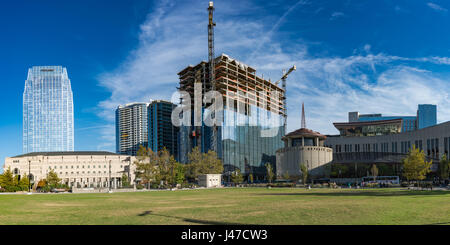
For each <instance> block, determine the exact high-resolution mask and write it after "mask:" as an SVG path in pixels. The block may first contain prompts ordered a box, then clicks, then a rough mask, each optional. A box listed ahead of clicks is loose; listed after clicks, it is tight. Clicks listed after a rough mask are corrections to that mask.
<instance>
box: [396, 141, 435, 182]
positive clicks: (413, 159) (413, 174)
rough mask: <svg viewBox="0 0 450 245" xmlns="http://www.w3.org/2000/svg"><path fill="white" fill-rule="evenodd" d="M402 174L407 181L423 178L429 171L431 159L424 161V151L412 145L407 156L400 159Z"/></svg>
mask: <svg viewBox="0 0 450 245" xmlns="http://www.w3.org/2000/svg"><path fill="white" fill-rule="evenodd" d="M402 162H403V176H404V177H406V179H407V180H408V182H409V181H411V180H419V181H420V180H423V179H425V177H426V175H427V174H428V173H429V172H430V171H431V170H430V167H431V164H432V161H429V162H427V161H425V153H424V152H423V150H419V149H418V148H416V147H415V146H414V145H413V148H412V149H411V150H410V151H409V152H408V154H407V156H406V157H405V158H404V159H403V160H402Z"/></svg>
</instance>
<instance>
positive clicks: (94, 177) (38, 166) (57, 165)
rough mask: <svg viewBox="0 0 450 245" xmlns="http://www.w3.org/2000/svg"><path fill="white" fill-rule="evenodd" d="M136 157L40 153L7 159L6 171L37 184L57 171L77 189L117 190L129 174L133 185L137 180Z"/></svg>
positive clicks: (77, 153) (64, 182) (81, 153)
mask: <svg viewBox="0 0 450 245" xmlns="http://www.w3.org/2000/svg"><path fill="white" fill-rule="evenodd" d="M134 161H135V157H133V156H127V155H119V154H116V153H111V152H101V151H100V152H96V151H92V152H91V151H89V152H83V151H75V152H37V153H28V154H24V155H19V156H15V157H8V158H6V159H5V164H4V170H6V169H8V168H10V169H11V171H12V172H13V174H14V175H15V176H16V175H19V177H22V176H29V173H31V178H30V180H31V183H35V184H37V183H38V182H39V181H40V180H43V179H45V178H46V176H47V174H48V173H49V172H50V171H51V170H54V171H55V172H56V173H57V175H58V177H59V178H60V179H61V182H62V183H63V184H67V185H68V186H69V187H74V188H86V187H93V188H109V186H111V188H117V187H121V186H122V181H123V180H122V176H123V174H126V175H127V177H128V180H129V181H130V183H133V182H134V180H135V174H134V172H135V166H134V164H133V162H134Z"/></svg>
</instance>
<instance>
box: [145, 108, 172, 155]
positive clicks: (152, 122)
mask: <svg viewBox="0 0 450 245" xmlns="http://www.w3.org/2000/svg"><path fill="white" fill-rule="evenodd" d="M175 107H176V105H175V104H173V103H171V102H168V101H163V100H155V101H152V102H151V103H150V105H149V106H148V113H147V115H148V147H149V148H150V149H152V151H154V152H157V151H160V150H162V149H163V148H166V149H167V150H168V151H169V152H170V154H171V155H173V156H174V157H175V159H177V160H178V159H179V156H178V127H175V126H174V125H173V124H172V120H171V116H172V110H173V109H174V108H175Z"/></svg>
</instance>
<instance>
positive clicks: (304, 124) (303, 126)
mask: <svg viewBox="0 0 450 245" xmlns="http://www.w3.org/2000/svg"><path fill="white" fill-rule="evenodd" d="M301 128H306V119H305V103H302V127H301Z"/></svg>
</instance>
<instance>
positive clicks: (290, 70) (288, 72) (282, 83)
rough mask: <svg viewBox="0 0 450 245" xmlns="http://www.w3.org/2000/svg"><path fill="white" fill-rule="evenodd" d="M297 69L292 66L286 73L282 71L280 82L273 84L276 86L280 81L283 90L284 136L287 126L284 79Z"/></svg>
mask: <svg viewBox="0 0 450 245" xmlns="http://www.w3.org/2000/svg"><path fill="white" fill-rule="evenodd" d="M296 69H297V67H296V66H295V65H294V66H292V67H291V68H289V70H288V71H287V72H286V70H283V76H282V77H281V79H280V80H278V81H276V82H275V85H278V83H279V82H280V81H281V87H282V88H283V90H284V97H283V104H284V123H283V126H284V135H286V126H287V99H286V97H287V96H286V92H287V91H286V79H287V77H288V76H289V74H291V72H293V71H295V70H296Z"/></svg>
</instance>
